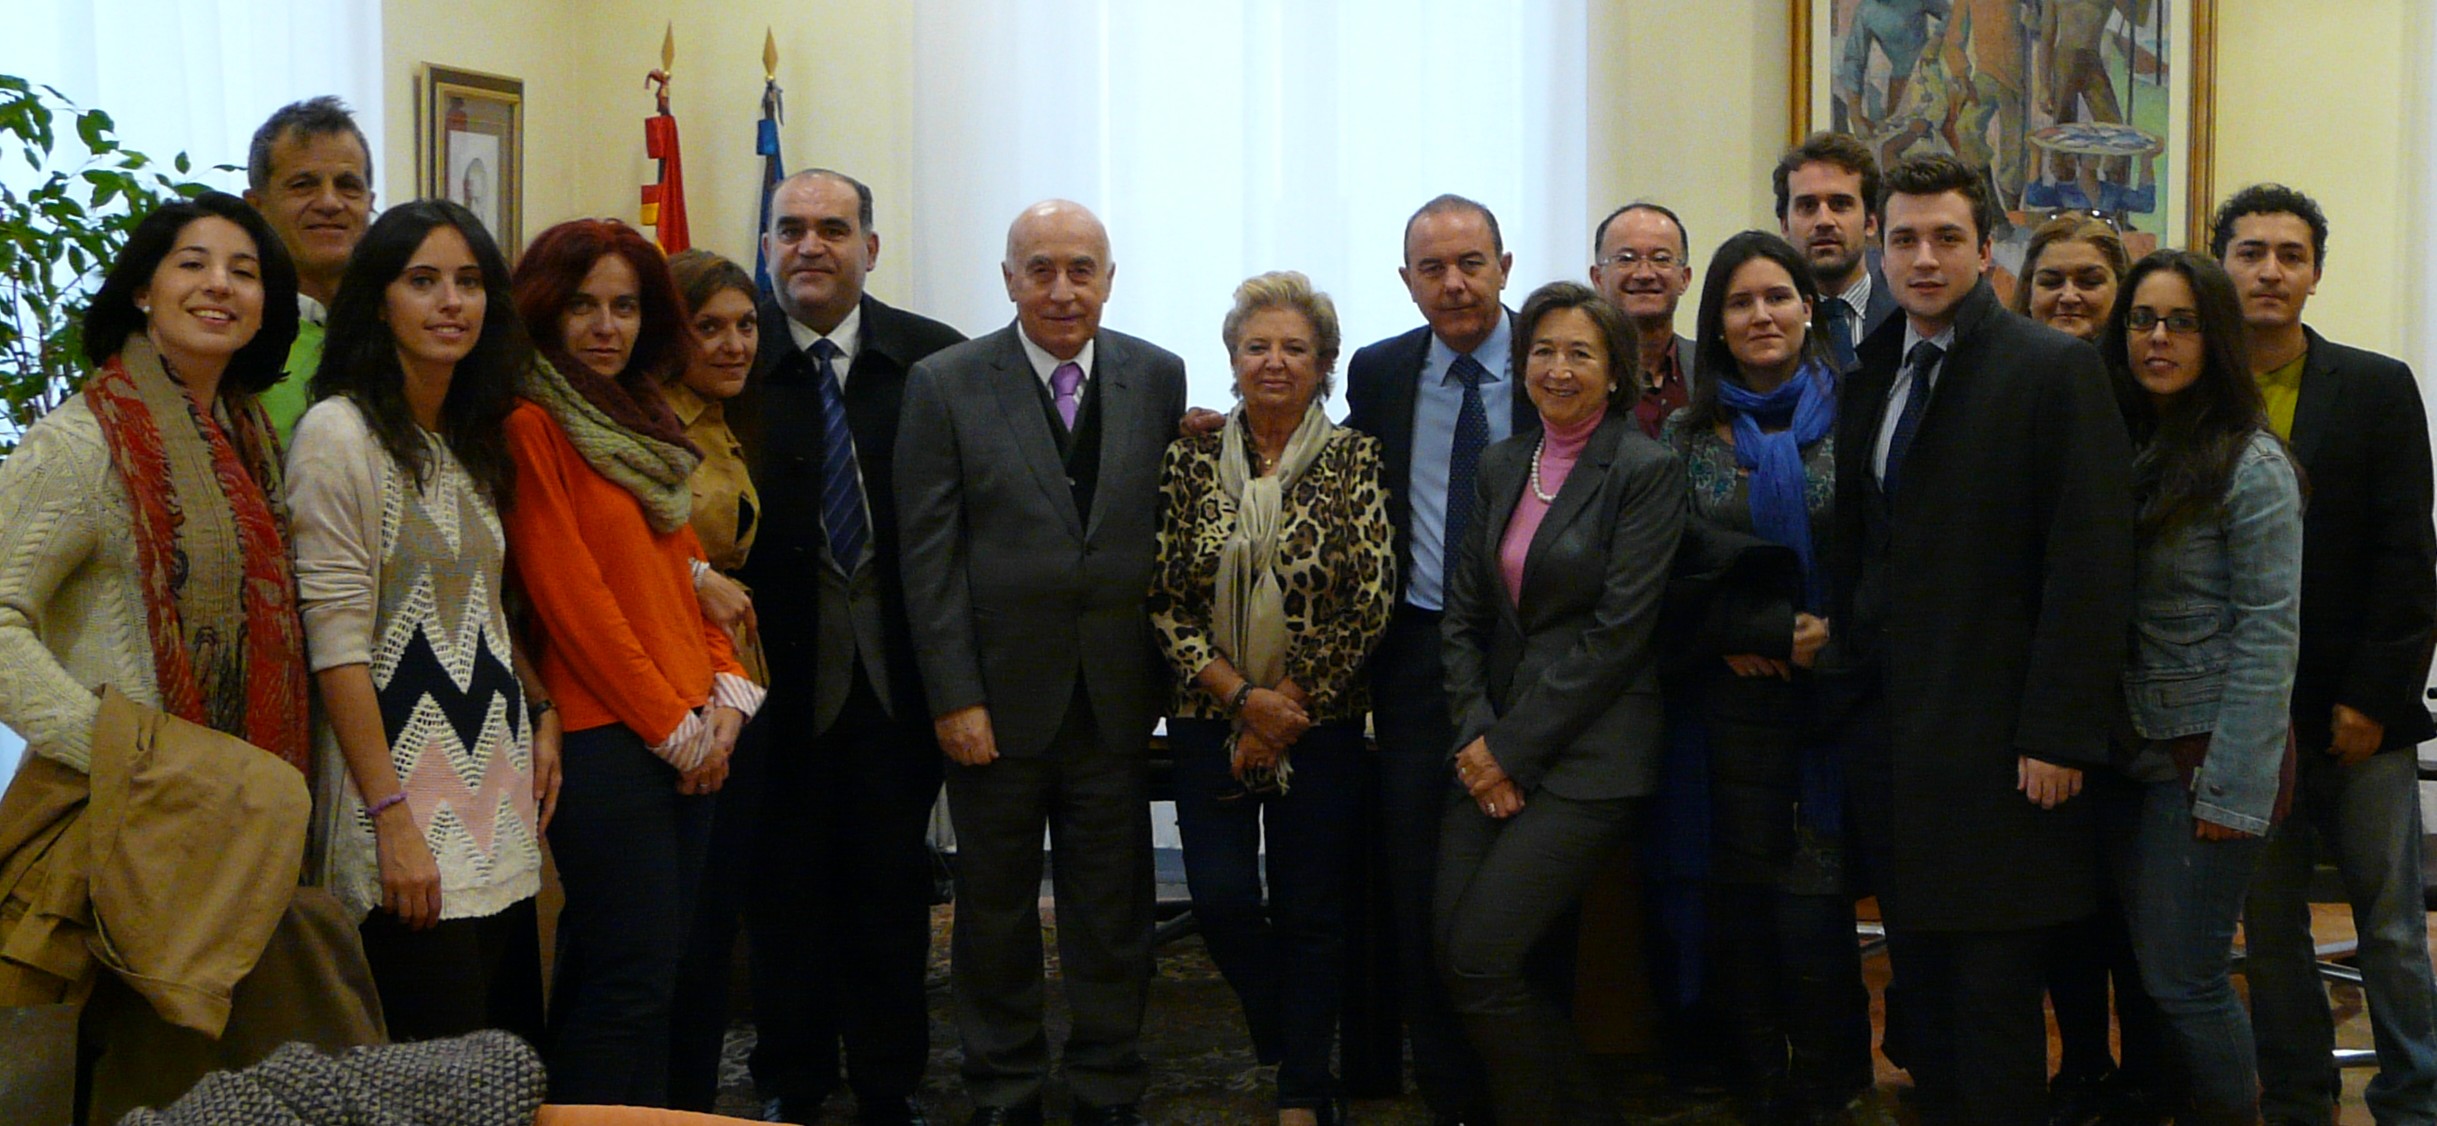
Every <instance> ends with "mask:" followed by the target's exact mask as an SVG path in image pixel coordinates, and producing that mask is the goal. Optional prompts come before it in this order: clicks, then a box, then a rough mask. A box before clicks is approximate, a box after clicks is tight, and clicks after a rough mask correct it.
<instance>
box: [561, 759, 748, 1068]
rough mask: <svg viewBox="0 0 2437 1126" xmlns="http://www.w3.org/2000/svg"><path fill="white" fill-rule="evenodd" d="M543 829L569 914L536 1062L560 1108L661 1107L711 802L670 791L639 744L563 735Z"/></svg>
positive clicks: (670, 771) (672, 782)
mask: <svg viewBox="0 0 2437 1126" xmlns="http://www.w3.org/2000/svg"><path fill="white" fill-rule="evenodd" d="M562 758H563V761H564V763H565V769H566V780H565V781H564V782H562V783H561V784H560V787H559V805H558V815H557V816H556V817H554V818H552V819H551V821H550V852H551V855H552V856H553V857H555V858H556V859H557V861H558V872H559V882H560V883H561V884H563V885H564V886H565V887H566V890H567V905H566V908H565V909H564V910H562V911H561V912H560V913H559V920H558V964H557V966H556V971H555V972H556V982H555V985H554V987H553V988H552V990H551V992H550V1018H549V1027H548V1031H547V1032H546V1034H545V1036H544V1039H545V1041H546V1043H545V1044H544V1046H543V1048H542V1059H543V1061H544V1062H545V1063H547V1064H548V1065H549V1067H550V1098H551V1101H553V1102H561V1103H610V1104H623V1105H627V1106H663V1105H666V1103H667V1101H668V1074H669V1068H668V1056H669V1020H670V1017H671V1016H672V1015H673V1011H674V1004H675V1000H676V994H677V971H678V967H679V965H680V963H681V962H682V961H683V959H684V955H685V944H686V936H687V934H688V932H689V931H691V929H692V927H693V922H694V899H695V895H696V893H697V891H698V890H699V889H700V887H701V883H702V865H703V854H704V852H705V850H706V849H708V848H709V846H710V840H711V819H712V813H713V810H714V809H715V808H716V806H715V803H716V802H717V801H718V800H719V799H718V797H717V796H716V795H704V796H696V797H689V796H686V795H684V794H680V793H678V792H677V770H676V768H675V767H672V766H670V765H669V764H668V763H666V762H663V761H661V760H660V759H659V758H658V757H657V756H655V755H653V754H652V752H651V750H650V749H649V748H647V747H645V746H644V745H643V739H642V737H641V736H638V735H636V734H635V733H634V732H632V731H629V730H627V729H626V728H624V727H620V726H616V725H614V724H613V725H611V726H608V727H594V728H588V729H586V730H583V731H571V732H569V733H568V734H567V736H566V738H565V741H564V744H563V746H562Z"/></svg>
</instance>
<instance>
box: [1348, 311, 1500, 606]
mask: <svg viewBox="0 0 2437 1126" xmlns="http://www.w3.org/2000/svg"><path fill="white" fill-rule="evenodd" d="M1506 319H1507V323H1508V324H1509V325H1512V324H1513V323H1514V314H1513V313H1511V312H1510V313H1508V314H1507V318H1506ZM1429 357H1430V326H1428V325H1423V326H1422V327H1420V328H1417V329H1414V330H1413V331H1411V332H1407V333H1404V334H1402V335H1399V336H1391V337H1389V338H1387V339H1386V340H1382V341H1378V342H1376V343H1373V344H1368V345H1365V346H1363V347H1362V348H1361V349H1359V350H1357V351H1356V352H1355V353H1354V358H1353V359H1352V360H1351V361H1348V362H1347V364H1346V367H1345V405H1346V416H1345V424H1346V425H1348V426H1351V427H1353V428H1354V429H1356V430H1360V431H1362V432H1363V433H1365V434H1369V435H1370V436H1372V437H1374V438H1377V439H1379V453H1380V459H1379V462H1380V467H1379V478H1380V483H1381V484H1384V485H1386V486H1387V487H1388V526H1389V527H1391V528H1393V529H1395V532H1396V575H1397V580H1398V581H1399V582H1400V583H1401V582H1409V581H1411V576H1412V574H1413V498H1412V497H1411V496H1410V495H1409V490H1410V489H1411V488H1412V484H1413V406H1414V402H1415V400H1416V399H1417V397H1418V392H1417V389H1418V388H1419V387H1420V385H1421V378H1422V362H1423V361H1424V360H1427V359H1428V358H1429ZM1510 378H1512V379H1514V380H1515V389H1514V433H1516V434H1533V433H1538V432H1539V430H1540V412H1539V411H1538V410H1536V409H1534V408H1533V407H1532V399H1531V396H1530V395H1528V394H1526V393H1524V389H1523V384H1522V379H1523V373H1521V372H1515V373H1513V374H1512V375H1511V376H1510ZM1455 555H1456V552H1455V551H1454V550H1449V551H1448V552H1447V553H1446V560H1447V562H1446V567H1447V569H1448V570H1451V571H1452V570H1454V568H1455V564H1454V559H1455Z"/></svg>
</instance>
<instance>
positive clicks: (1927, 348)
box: [1879, 340, 1946, 496]
mask: <svg viewBox="0 0 2437 1126" xmlns="http://www.w3.org/2000/svg"><path fill="white" fill-rule="evenodd" d="M1945 355H1946V350H1945V349H1943V348H1940V347H1938V346H1937V345H1935V344H1932V343H1930V342H1929V341H1926V340H1924V341H1922V342H1920V343H1918V344H1915V345H1913V346H1912V353H1911V354H1910V355H1908V356H1906V357H1905V358H1904V364H1905V366H1906V367H1909V368H1911V369H1912V386H1911V387H1910V388H1909V389H1908V390H1906V391H1905V393H1904V409H1903V411H1902V412H1900V413H1898V414H1897V415H1896V416H1895V435H1894V436H1893V437H1891V438H1889V439H1888V441H1887V471H1886V472H1884V473H1881V474H1879V491H1880V492H1883V493H1885V494H1887V495H1888V496H1894V495H1895V478H1896V469H1897V467H1899V466H1901V465H1903V464H1904V451H1905V450H1908V449H1910V448H1912V435H1913V432H1914V431H1916V430H1919V429H1920V428H1921V415H1922V414H1923V412H1925V411H1927V410H1928V409H1929V371H1930V369H1931V368H1934V367H1937V366H1938V361H1939V360H1940V359H1942V358H1944V357H1945Z"/></svg>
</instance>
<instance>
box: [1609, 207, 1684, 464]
mask: <svg viewBox="0 0 2437 1126" xmlns="http://www.w3.org/2000/svg"><path fill="white" fill-rule="evenodd" d="M1689 249H1690V244H1689V243H1688V242H1687V241H1686V236H1685V234H1684V221H1683V220H1682V219H1679V218H1676V214H1675V212H1673V211H1670V210H1668V209H1667V208H1665V207H1663V206H1660V205H1659V204H1655V203H1650V202H1648V201H1635V202H1633V203H1628V204H1626V205H1624V206H1623V207H1619V208H1617V209H1616V210H1614V211H1611V212H1609V213H1608V217H1607V218H1605V219H1602V220H1600V221H1599V226H1598V227H1596V228H1594V229H1593V230H1592V231H1591V252H1592V254H1593V255H1595V256H1596V257H1595V258H1594V259H1593V260H1592V262H1591V288H1592V289H1595V290H1598V291H1599V295H1600V296H1602V297H1605V298H1607V299H1608V304H1610V305H1614V306H1616V308H1617V310H1618V311H1620V312H1622V313H1624V315H1625V317H1626V318H1627V319H1628V320H1631V321H1632V322H1633V333H1634V337H1635V339H1636V341H1637V344H1638V350H1639V352H1640V353H1641V372H1642V395H1641V398H1640V399H1638V400H1636V401H1635V402H1634V404H1633V417H1634V420H1635V421H1637V422H1639V423H1641V427H1642V433H1643V434H1646V435H1648V436H1650V437H1653V438H1656V437H1658V435H1659V426H1660V424H1662V423H1664V422H1666V421H1667V416H1668V415H1670V414H1673V413H1675V412H1676V410H1677V409H1678V408H1680V407H1682V406H1683V405H1684V403H1685V402H1686V401H1687V400H1689V399H1690V398H1691V397H1692V385H1693V381H1694V380H1695V379H1696V378H1698V373H1697V372H1696V371H1695V370H1694V365H1693V351H1692V338H1691V337H1688V336H1679V335H1677V334H1676V331H1675V307H1676V304H1677V303H1678V302H1681V301H1682V300H1683V299H1684V290H1685V288H1686V287H1687V286H1690V285H1691V284H1692V257H1691V255H1690V253H1688V251H1689Z"/></svg>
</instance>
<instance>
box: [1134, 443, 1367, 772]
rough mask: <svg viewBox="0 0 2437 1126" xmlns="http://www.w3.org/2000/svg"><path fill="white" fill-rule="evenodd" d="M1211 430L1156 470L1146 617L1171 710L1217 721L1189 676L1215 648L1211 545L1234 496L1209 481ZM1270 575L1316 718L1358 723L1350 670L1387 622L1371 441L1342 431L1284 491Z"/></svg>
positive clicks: (1174, 448)
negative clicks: (1274, 574) (1278, 588)
mask: <svg viewBox="0 0 2437 1126" xmlns="http://www.w3.org/2000/svg"><path fill="white" fill-rule="evenodd" d="M1219 448H1220V447H1219V435H1218V434H1215V433H1212V434H1198V435H1194V436H1192V437H1189V438H1180V439H1177V441H1176V442H1175V444H1173V445H1171V446H1169V447H1168V456H1167V461H1166V464H1165V465H1163V466H1162V467H1161V470H1160V482H1159V490H1160V506H1161V511H1160V519H1159V560H1158V564H1157V566H1156V568H1155V569H1154V570H1153V572H1152V577H1151V599H1150V609H1151V623H1152V624H1153V625H1155V626H1157V627H1158V628H1159V642H1160V648H1161V650H1162V651H1164V652H1165V653H1166V654H1167V657H1168V663H1169V664H1170V665H1171V666H1172V667H1173V668H1174V670H1175V673H1176V678H1177V689H1176V693H1175V708H1174V710H1173V711H1171V712H1170V713H1169V714H1170V715H1174V716H1177V717H1179V718H1187V719H1224V718H1226V717H1227V714H1228V713H1227V707H1226V702H1225V701H1223V700H1219V699H1217V698H1215V697H1213V696H1211V695H1210V694H1209V693H1208V692H1205V691H1203V690H1202V688H1201V686H1200V685H1199V684H1198V683H1196V682H1195V681H1194V676H1195V674H1197V673H1199V672H1201V670H1202V667H1203V666H1205V665H1207V664H1209V663H1210V662H1211V661H1212V660H1215V659H1217V658H1219V657H1221V656H1223V655H1224V654H1222V653H1220V652H1219V651H1218V648H1217V645H1216V643H1215V642H1214V641H1213V640H1212V638H1211V634H1210V608H1211V606H1212V604H1213V603H1214V602H1215V601H1216V599H1217V583H1216V577H1217V574H1218V557H1219V548H1220V546H1221V545H1222V544H1224V543H1225V542H1226V539H1227V533H1228V531H1229V530H1230V529H1232V528H1233V527H1234V526H1235V511H1236V505H1235V500H1234V498H1232V497H1229V496H1228V495H1227V493H1226V491H1225V490H1224V489H1221V488H1220V487H1219V483H1218V459H1219ZM1285 507H1286V520H1285V527H1284V528H1283V529H1281V530H1280V532H1279V540H1278V558H1279V564H1278V569H1279V578H1280V580H1281V581H1282V582H1283V583H1284V585H1285V588H1286V628H1287V633H1288V637H1289V641H1288V644H1287V656H1286V670H1287V675H1289V676H1291V677H1293V678H1294V681H1295V683H1296V684H1298V685H1301V686H1302V687H1303V689H1304V691H1305V692H1308V693H1309V694H1310V695H1311V717H1312V720H1313V722H1315V723H1327V722H1332V721H1338V720H1359V719H1361V718H1362V715H1363V713H1364V712H1366V711H1368V710H1369V709H1370V692H1369V690H1368V688H1367V686H1366V684H1365V680H1366V678H1364V677H1361V676H1358V675H1356V674H1357V673H1358V672H1359V671H1360V670H1361V668H1362V663H1363V660H1364V659H1365V658H1367V657H1369V656H1370V654H1371V647H1372V646H1373V645H1376V644H1378V642H1379V635H1380V634H1381V632H1383V631H1384V630H1386V629H1387V626H1388V611H1389V610H1390V609H1392V608H1393V606H1394V604H1395V598H1396V557H1395V554H1394V543H1393V541H1392V540H1391V539H1390V532H1389V529H1388V509H1387V497H1386V494H1385V492H1384V491H1383V490H1382V488H1381V485H1380V479H1379V441H1378V439H1375V438H1373V437H1371V436H1370V435H1368V434H1362V433H1358V432H1356V431H1353V430H1348V429H1345V428H1342V427H1340V428H1339V429H1338V430H1337V431H1336V432H1334V433H1332V434H1330V435H1329V443H1328V447H1327V448H1326V449H1324V450H1322V451H1321V453H1320V456H1319V458H1318V459H1317V460H1315V461H1313V463H1312V466H1311V468H1310V469H1308V470H1305V471H1304V474H1303V477H1302V479H1300V480H1298V481H1296V482H1295V484H1294V487H1293V488H1292V489H1289V490H1288V491H1287V495H1286V506H1285Z"/></svg>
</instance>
